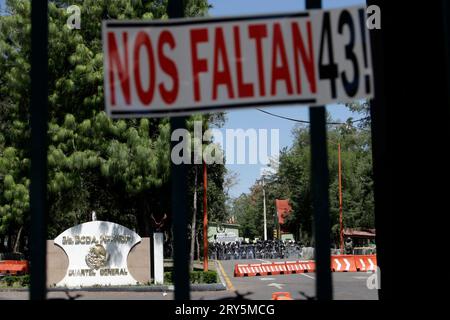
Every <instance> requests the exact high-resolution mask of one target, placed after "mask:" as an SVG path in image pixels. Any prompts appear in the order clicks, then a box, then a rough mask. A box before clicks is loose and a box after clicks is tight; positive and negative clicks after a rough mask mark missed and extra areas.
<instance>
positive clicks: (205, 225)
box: [203, 161, 208, 271]
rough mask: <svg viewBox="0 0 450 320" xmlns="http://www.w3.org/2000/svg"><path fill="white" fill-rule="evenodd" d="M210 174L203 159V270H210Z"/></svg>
mask: <svg viewBox="0 0 450 320" xmlns="http://www.w3.org/2000/svg"><path fill="white" fill-rule="evenodd" d="M207 192H208V175H207V169H206V162H205V161H203V271H208V197H207Z"/></svg>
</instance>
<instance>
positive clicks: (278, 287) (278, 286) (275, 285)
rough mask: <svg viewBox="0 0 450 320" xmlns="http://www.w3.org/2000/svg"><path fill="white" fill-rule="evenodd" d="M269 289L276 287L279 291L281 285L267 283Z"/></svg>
mask: <svg viewBox="0 0 450 320" xmlns="http://www.w3.org/2000/svg"><path fill="white" fill-rule="evenodd" d="M268 286H269V287H276V288H277V289H281V288H282V287H283V284H281V283H273V282H272V283H269V284H268Z"/></svg>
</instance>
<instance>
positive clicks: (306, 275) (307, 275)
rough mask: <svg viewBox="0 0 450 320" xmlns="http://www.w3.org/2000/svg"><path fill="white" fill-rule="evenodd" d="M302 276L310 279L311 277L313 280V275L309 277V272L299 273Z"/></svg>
mask: <svg viewBox="0 0 450 320" xmlns="http://www.w3.org/2000/svg"><path fill="white" fill-rule="evenodd" d="M300 274H301V275H302V276H305V277H307V278H310V279H313V280H314V277H311V276H310V275H309V274H304V273H300Z"/></svg>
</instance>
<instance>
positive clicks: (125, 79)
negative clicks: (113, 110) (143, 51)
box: [108, 32, 131, 105]
mask: <svg viewBox="0 0 450 320" xmlns="http://www.w3.org/2000/svg"><path fill="white" fill-rule="evenodd" d="M122 40H123V47H124V54H125V58H124V61H123V63H122V61H120V57H119V49H118V48H117V42H116V37H115V35H114V33H113V32H108V56H109V66H108V68H109V88H110V92H111V104H112V105H115V104H116V91H115V86H114V69H115V68H114V66H116V67H117V71H118V73H119V81H120V86H121V88H122V91H123V96H124V98H125V103H126V104H130V103H131V96H130V73H129V71H130V70H129V68H128V34H127V33H126V32H123V33H122ZM123 65H125V67H124V66H123Z"/></svg>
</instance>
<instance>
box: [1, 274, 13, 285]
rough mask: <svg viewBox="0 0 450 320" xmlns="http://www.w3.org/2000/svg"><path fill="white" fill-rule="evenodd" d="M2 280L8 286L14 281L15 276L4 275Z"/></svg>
mask: <svg viewBox="0 0 450 320" xmlns="http://www.w3.org/2000/svg"><path fill="white" fill-rule="evenodd" d="M2 280H3V281H4V282H5V283H6V285H7V286H8V287H12V286H13V284H14V282H16V277H15V276H5V277H4V278H3V279H2Z"/></svg>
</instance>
